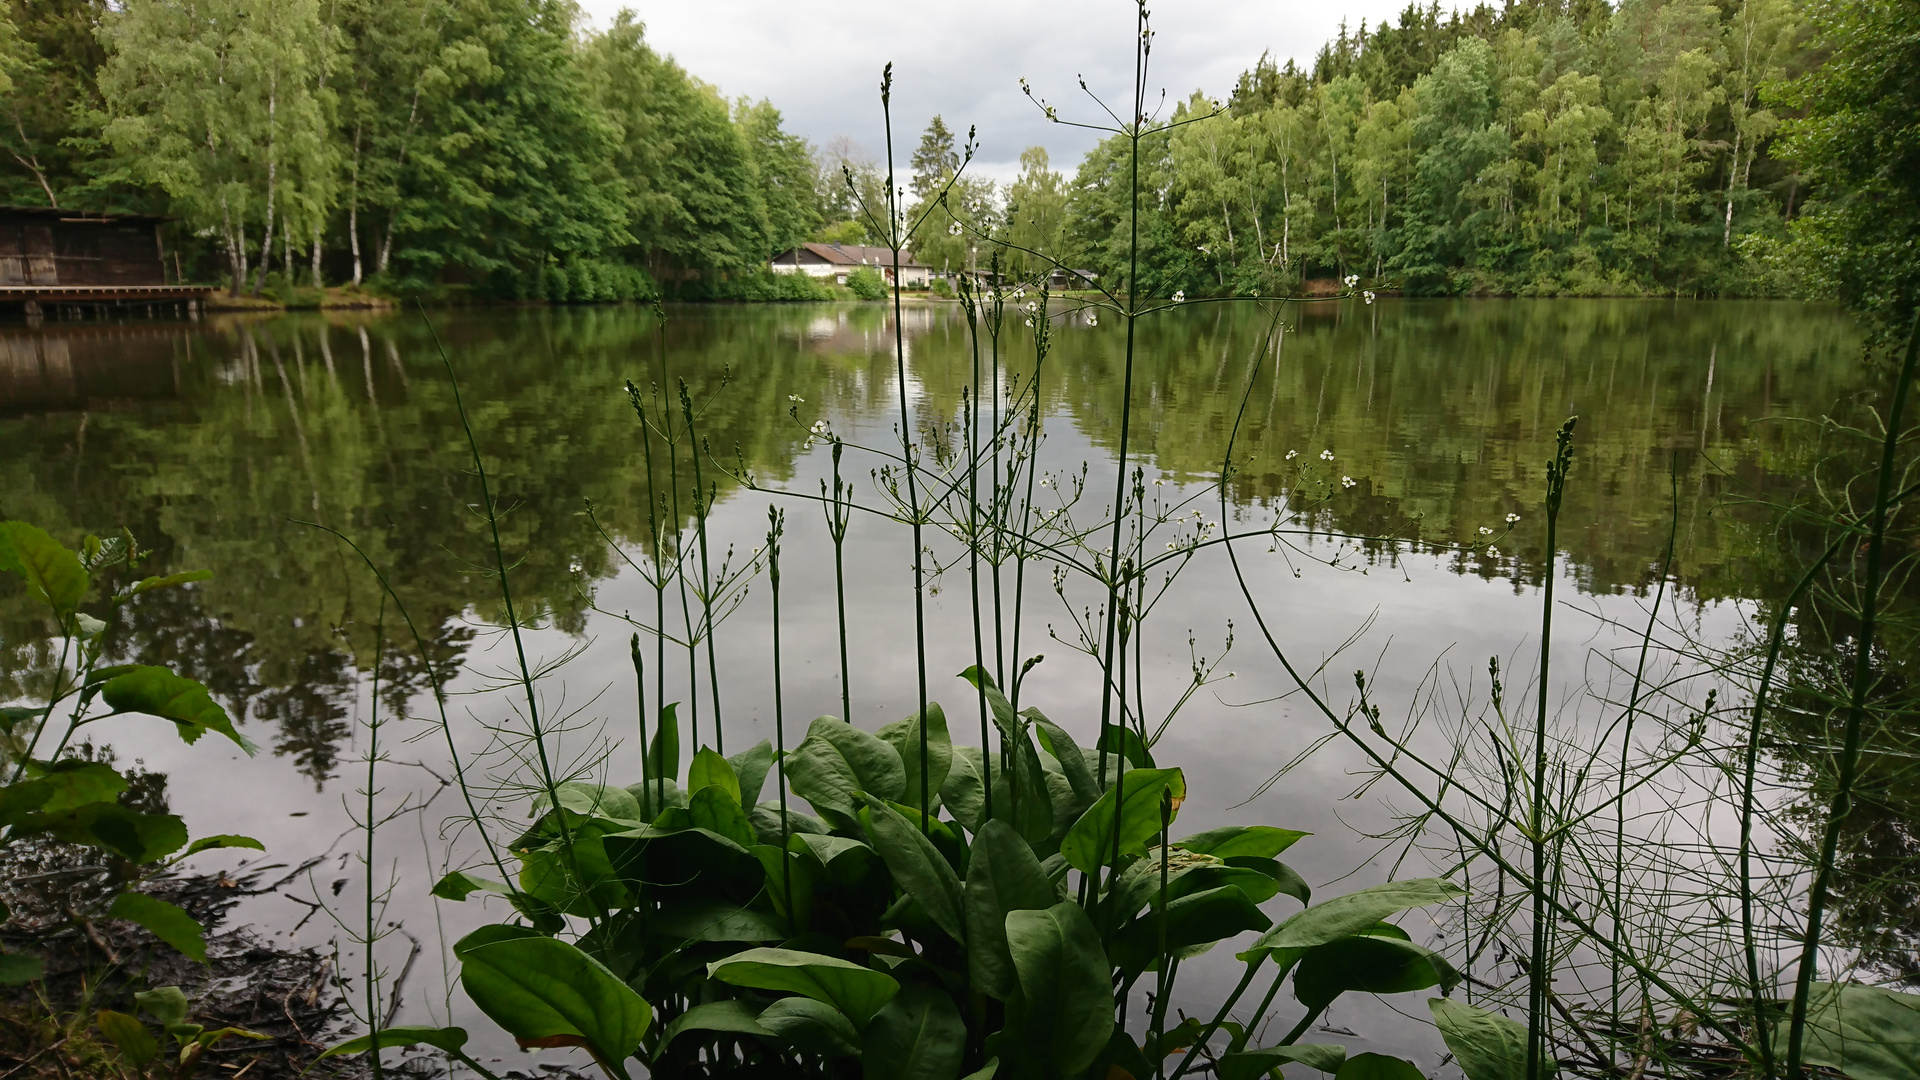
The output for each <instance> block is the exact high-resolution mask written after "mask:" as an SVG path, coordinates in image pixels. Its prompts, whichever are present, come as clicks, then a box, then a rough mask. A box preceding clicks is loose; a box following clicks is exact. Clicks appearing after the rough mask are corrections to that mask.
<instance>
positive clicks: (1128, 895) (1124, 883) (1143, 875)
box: [1106, 846, 1307, 918]
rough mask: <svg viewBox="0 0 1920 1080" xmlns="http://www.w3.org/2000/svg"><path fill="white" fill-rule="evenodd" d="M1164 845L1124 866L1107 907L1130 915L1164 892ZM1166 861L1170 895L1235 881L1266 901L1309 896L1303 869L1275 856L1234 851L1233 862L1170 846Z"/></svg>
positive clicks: (1257, 899)
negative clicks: (1296, 870)
mask: <svg viewBox="0 0 1920 1080" xmlns="http://www.w3.org/2000/svg"><path fill="white" fill-rule="evenodd" d="M1162 857H1163V853H1162V851H1161V849H1160V848H1159V847H1157V846H1156V847H1150V848H1148V849H1147V851H1146V855H1145V857H1143V858H1141V859H1138V860H1136V861H1134V863H1133V864H1132V865H1130V866H1128V867H1127V868H1126V869H1125V870H1122V871H1121V872H1120V880H1119V882H1118V883H1117V884H1115V885H1114V886H1113V888H1112V889H1111V890H1109V892H1108V899H1107V901H1106V907H1107V910H1108V911H1109V912H1111V913H1112V914H1113V915H1115V916H1116V917H1120V918H1125V917H1127V916H1130V915H1132V914H1134V913H1135V912H1137V911H1139V910H1140V909H1141V908H1142V907H1145V906H1146V905H1147V904H1148V903H1149V902H1154V903H1158V902H1159V898H1160V861H1161V859H1162ZM1164 857H1165V859H1166V863H1167V899H1169V900H1173V899H1177V898H1179V897H1182V896H1187V895H1189V894H1191V893H1197V892H1204V891H1206V890H1208V889H1217V888H1219V887H1220V886H1222V885H1232V886H1235V887H1237V888H1238V889H1239V890H1240V891H1241V892H1243V893H1246V894H1247V899H1249V900H1251V901H1253V902H1254V903H1256V904H1264V903H1266V902H1267V901H1268V900H1271V899H1273V897H1274V896H1275V895H1277V894H1279V893H1281V892H1287V893H1289V894H1291V895H1294V896H1304V895H1306V892H1307V887H1306V883H1305V882H1303V881H1301V880H1300V878H1299V875H1298V874H1295V873H1294V872H1293V871H1292V870H1289V869H1288V868H1286V867H1285V866H1282V865H1281V864H1279V863H1278V862H1275V861H1274V860H1272V859H1255V858H1251V857H1246V856H1235V857H1234V859H1233V861H1232V862H1229V861H1227V860H1224V859H1221V858H1219V857H1217V856H1214V855H1207V854H1204V853H1202V852H1197V851H1188V850H1186V849H1185V848H1182V847H1178V846H1175V847H1172V848H1169V849H1167V850H1166V851H1165V853H1164Z"/></svg>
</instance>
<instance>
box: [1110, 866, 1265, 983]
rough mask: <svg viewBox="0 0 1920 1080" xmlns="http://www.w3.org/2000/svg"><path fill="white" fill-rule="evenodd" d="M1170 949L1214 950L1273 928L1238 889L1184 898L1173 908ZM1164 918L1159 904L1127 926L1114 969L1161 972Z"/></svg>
mask: <svg viewBox="0 0 1920 1080" xmlns="http://www.w3.org/2000/svg"><path fill="white" fill-rule="evenodd" d="M1165 916H1166V917H1165V931H1166V945H1167V949H1168V950H1169V951H1171V950H1175V949H1185V948H1189V947H1191V946H1195V945H1211V944H1213V943H1214V942H1216V941H1224V940H1226V939H1227V938H1230V937H1233V936H1234V935H1235V934H1241V933H1245V932H1246V931H1248V930H1265V929H1266V928H1267V927H1269V926H1272V925H1273V920H1272V919H1269V918H1267V916H1266V913H1265V912H1262V911H1261V910H1260V909H1259V907H1257V906H1255V904H1254V902H1253V901H1252V900H1250V899H1248V898H1247V894H1246V893H1244V892H1242V891H1240V890H1239V889H1238V888H1236V887H1235V886H1232V885H1222V886H1220V887H1218V888H1214V889H1208V890H1206V891H1205V892H1198V893H1194V894H1193V895H1191V896H1182V897H1178V898H1176V899H1173V900H1171V901H1169V902H1168V903H1167V907H1166V912H1165ZM1161 930H1162V919H1161V912H1160V911H1159V910H1158V905H1155V906H1154V907H1149V908H1148V909H1147V910H1146V911H1145V912H1144V913H1142V914H1141V916H1140V917H1139V918H1138V919H1135V920H1134V921H1133V922H1131V923H1128V924H1127V925H1126V926H1124V927H1122V928H1121V930H1120V932H1119V933H1118V934H1115V935H1114V937H1113V945H1112V948H1110V949H1109V950H1108V955H1109V957H1110V958H1111V959H1112V960H1113V963H1114V966H1116V967H1118V968H1120V969H1121V970H1122V971H1125V972H1127V973H1128V974H1130V975H1131V974H1137V973H1139V972H1142V971H1151V970H1154V969H1156V968H1158V967H1159V963H1160V941H1161V936H1160V935H1161Z"/></svg>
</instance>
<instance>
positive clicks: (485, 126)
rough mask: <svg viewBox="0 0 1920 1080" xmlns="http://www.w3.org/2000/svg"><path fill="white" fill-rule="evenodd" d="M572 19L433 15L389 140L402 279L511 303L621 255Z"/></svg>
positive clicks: (466, 8)
mask: <svg viewBox="0 0 1920 1080" xmlns="http://www.w3.org/2000/svg"><path fill="white" fill-rule="evenodd" d="M574 13H575V9H574V7H573V5H572V4H571V3H567V2H565V0H448V2H447V3H446V6H445V8H444V9H443V10H442V11H440V12H437V13H434V14H435V16H436V17H437V18H439V19H441V20H442V21H441V29H440V31H439V48H438V50H437V51H436V53H435V54H434V62H433V64H432V66H431V67H429V68H428V69H427V70H426V71H425V72H424V73H423V75H422V76H421V84H420V91H419V93H418V97H417V105H409V108H408V115H409V118H410V119H409V121H408V125H407V126H406V127H403V129H402V130H403V132H410V134H407V135H406V136H405V138H404V139H403V141H402V144H401V145H402V147H403V148H404V151H405V154H406V157H405V160H404V167H403V168H402V169H400V171H399V177H398V180H399V183H398V193H397V196H396V199H395V206H394V211H395V215H394V220H393V224H392V226H391V227H392V229H393V232H394V241H393V242H394V245H395V247H394V253H393V254H394V258H395V259H396V260H397V261H398V262H399V263H400V264H401V271H400V272H401V275H402V276H403V277H404V278H405V279H406V280H408V281H410V282H413V283H415V284H420V285H424V284H427V283H430V282H433V281H437V280H440V279H442V278H443V277H448V276H452V277H454V278H455V279H456V280H457V279H458V278H459V277H465V278H467V279H469V280H472V279H476V278H482V279H488V280H490V281H491V282H492V286H493V288H494V289H495V290H496V291H498V292H517V291H519V290H520V289H522V288H524V287H525V283H526V282H528V281H529V280H532V279H536V278H537V277H538V275H539V274H541V273H542V272H543V271H544V268H545V267H546V265H547V263H548V261H549V260H559V261H561V262H564V261H566V260H567V259H569V258H578V257H589V256H593V255H595V254H597V253H599V252H601V251H603V250H606V249H608V248H611V247H616V246H618V245H620V244H623V243H625V242H627V240H628V234H627V232H626V229H625V226H626V220H627V213H626V205H625V199H624V197H623V196H624V192H625V188H626V182H627V181H626V176H625V175H624V174H622V173H621V172H619V171H618V170H617V169H616V168H615V164H616V162H617V160H618V158H617V153H616V147H617V146H618V142H617V138H616V136H617V128H616V127H615V125H613V124H610V123H609V122H608V120H607V118H606V116H605V115H604V114H603V112H602V111H601V109H600V108H598V107H596V105H595V103H594V100H593V99H592V97H591V96H590V95H589V92H588V79H587V78H586V77H584V75H583V72H582V69H581V65H580V64H579V63H578V62H577V57H576V49H575V44H576V43H575V39H574V36H573V18H574ZM416 108H417V112H416V111H415V109H416ZM724 111H725V110H724V106H723V107H722V113H723V115H724Z"/></svg>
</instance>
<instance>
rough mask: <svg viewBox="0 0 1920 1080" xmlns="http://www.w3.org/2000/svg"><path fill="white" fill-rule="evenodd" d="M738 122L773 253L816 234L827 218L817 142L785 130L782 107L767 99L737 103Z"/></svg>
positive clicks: (765, 245)
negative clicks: (822, 205) (817, 182)
mask: <svg viewBox="0 0 1920 1080" xmlns="http://www.w3.org/2000/svg"><path fill="white" fill-rule="evenodd" d="M734 123H736V124H737V125H739V127H740V134H741V136H742V137H743V138H744V139H745V140H746V143H747V150H748V151H749V153H750V154H751V156H752V159H753V168H754V174H755V176H756V177H757V178H758V186H759V192H760V202H761V204H762V205H764V206H765V207H766V212H767V235H766V240H765V242H764V243H763V244H762V245H761V246H762V247H763V248H764V249H765V250H766V252H767V253H768V254H771V253H773V252H776V251H784V250H786V249H788V248H791V247H793V246H795V245H797V244H799V243H800V242H801V241H803V240H805V239H807V237H809V236H811V235H812V234H813V232H814V230H816V229H818V228H819V227H820V225H821V222H822V214H821V211H820V204H819V193H818V191H817V190H816V187H815V181H814V161H813V147H811V146H809V145H808V144H807V141H806V140H805V139H802V138H800V137H799V136H797V135H791V134H789V133H787V132H786V131H785V130H783V129H782V128H781V126H780V124H781V120H780V110H778V109H776V108H774V107H773V103H772V102H770V101H766V100H764V99H763V100H761V101H759V102H757V103H754V102H747V101H745V100H742V101H741V102H739V103H738V104H737V105H735V106H734Z"/></svg>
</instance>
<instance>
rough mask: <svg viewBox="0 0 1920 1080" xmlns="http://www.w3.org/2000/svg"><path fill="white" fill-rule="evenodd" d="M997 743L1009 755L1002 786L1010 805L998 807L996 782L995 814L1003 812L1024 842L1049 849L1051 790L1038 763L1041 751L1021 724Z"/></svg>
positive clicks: (1052, 818) (1052, 819)
mask: <svg viewBox="0 0 1920 1080" xmlns="http://www.w3.org/2000/svg"><path fill="white" fill-rule="evenodd" d="M1000 746H1001V749H1002V751H1003V752H1004V753H1005V754H1006V755H1007V758H1008V765H1009V768H1008V769H1007V772H1006V774H1005V775H1006V780H1007V783H1006V785H1005V786H1006V788H1007V792H1006V793H1007V796H1008V799H1009V800H1010V805H1008V806H1007V807H1006V808H1005V809H1004V810H1002V809H1001V803H1000V794H1001V793H1000V791H999V790H998V787H999V786H1000V785H998V784H996V785H995V787H996V790H995V791H994V799H993V801H994V808H995V814H996V816H998V815H1002V814H1004V815H1005V816H1006V819H1007V821H1008V822H1009V823H1011V824H1012V825H1013V827H1014V828H1015V829H1017V830H1019V832H1020V835H1021V836H1022V837H1024V838H1025V839H1026V841H1027V843H1029V844H1032V845H1034V846H1035V847H1042V846H1044V847H1046V849H1047V850H1049V851H1051V850H1052V845H1051V844H1048V843H1047V841H1048V840H1049V839H1050V838H1051V837H1053V836H1054V806H1053V791H1052V788H1051V787H1050V786H1049V785H1048V783H1047V770H1046V768H1045V767H1044V766H1042V765H1041V764H1040V751H1039V750H1038V749H1036V748H1035V747H1034V745H1033V737H1032V736H1031V735H1029V734H1028V733H1027V731H1026V730H1025V728H1024V727H1023V728H1022V729H1021V730H1020V731H1018V732H1016V733H1015V734H1014V735H1012V736H1010V737H1009V736H1002V738H1001V742H1000Z"/></svg>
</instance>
